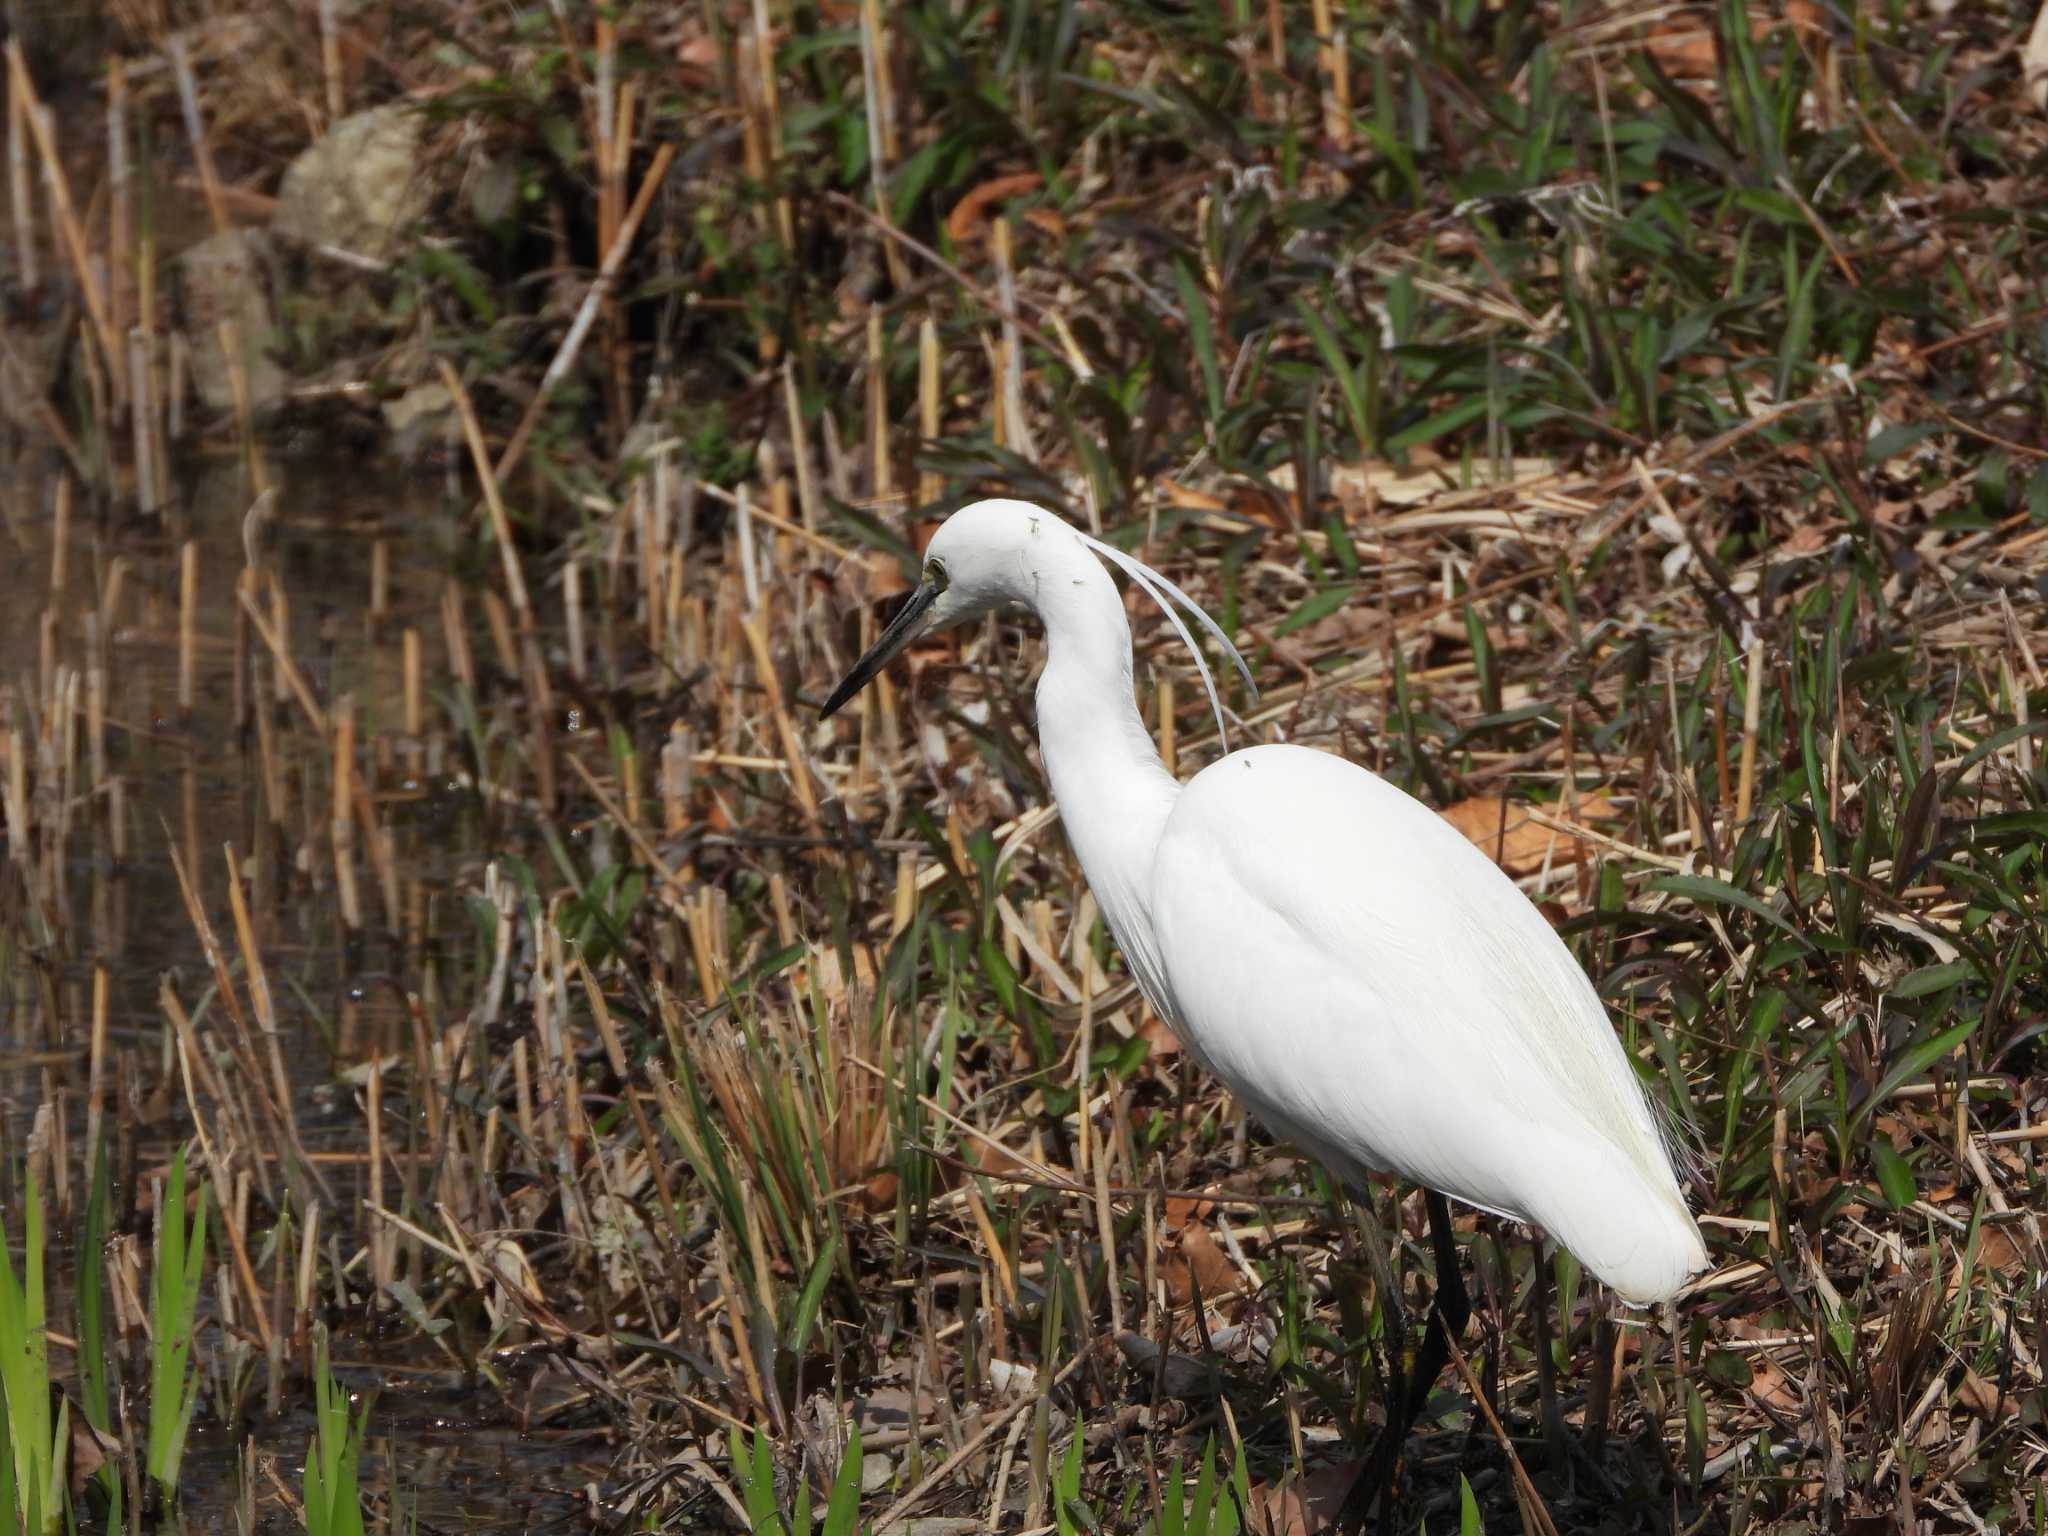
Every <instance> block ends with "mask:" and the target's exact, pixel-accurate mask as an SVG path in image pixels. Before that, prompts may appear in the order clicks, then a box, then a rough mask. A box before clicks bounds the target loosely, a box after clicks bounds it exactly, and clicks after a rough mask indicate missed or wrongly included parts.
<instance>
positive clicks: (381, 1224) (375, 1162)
mask: <svg viewBox="0 0 2048 1536" xmlns="http://www.w3.org/2000/svg"><path fill="white" fill-rule="evenodd" d="M368 1067H369V1077H368V1079H367V1080H366V1082H365V1084H364V1094H363V1114H364V1117H365V1118H366V1119H367V1120H368V1121H369V1125H370V1198H369V1202H368V1209H367V1210H365V1211H364V1212H363V1227H364V1232H363V1240H364V1243H365V1244H366V1246H367V1247H368V1248H369V1250H370V1283H371V1285H372V1287H373V1289H374V1294H372V1296H371V1297H370V1309H371V1310H372V1311H374V1312H381V1311H383V1310H384V1309H385V1308H386V1307H388V1306H389V1305H390V1304H391V1303H390V1301H389V1299H388V1298H389V1296H390V1291H391V1282H392V1281H393V1280H394V1279H396V1278H397V1275H396V1272H395V1270H394V1269H393V1266H392V1259H391V1249H392V1242H393V1239H394V1237H395V1236H396V1234H395V1233H394V1232H393V1230H392V1227H391V1224H390V1223H389V1222H388V1221H386V1220H385V1219H384V1214H383V1213H384V1061H383V1058H382V1057H381V1056H378V1055H375V1054H373V1055H372V1056H371V1057H370V1060H369V1062H368Z"/></svg>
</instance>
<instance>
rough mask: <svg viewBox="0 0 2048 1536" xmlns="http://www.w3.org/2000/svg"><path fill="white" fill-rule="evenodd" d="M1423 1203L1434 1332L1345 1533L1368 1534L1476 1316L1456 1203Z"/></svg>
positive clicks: (1353, 1495) (1348, 1513) (1356, 1493)
mask: <svg viewBox="0 0 2048 1536" xmlns="http://www.w3.org/2000/svg"><path fill="white" fill-rule="evenodd" d="M1423 1198H1424V1200H1425V1201H1426V1202H1427V1204H1428V1207H1429V1243H1430V1248H1431V1250H1432V1251H1433V1252H1434V1253H1435V1254H1436V1296H1435V1298H1434V1300H1433V1301H1432V1303H1431V1306H1430V1310H1429V1328H1428V1331H1427V1332H1426V1333H1425V1334H1424V1335H1423V1339H1422V1348H1421V1349H1420V1350H1418V1351H1417V1352H1416V1356H1415V1362H1414V1365H1413V1366H1412V1367H1411V1368H1410V1369H1409V1371H1408V1372H1407V1379H1406V1381H1405V1383H1404V1386H1405V1390H1404V1391H1402V1392H1401V1402H1400V1403H1399V1404H1398V1405H1396V1404H1393V1403H1389V1404H1388V1405H1387V1406H1388V1409H1389V1412H1388V1414H1387V1427H1386V1428H1385V1429H1384V1430H1383V1431H1381V1433H1380V1439H1379V1443H1378V1444H1377V1445H1375V1446H1374V1447H1373V1451H1372V1456H1371V1458H1370V1459H1369V1460H1368V1461H1367V1462H1366V1464H1365V1468H1364V1470H1363V1471H1361V1472H1360V1473H1359V1474H1358V1478H1357V1481H1355V1482H1353V1483H1352V1485H1351V1491H1350V1492H1349V1493H1347V1494H1346V1495H1345V1496H1344V1506H1343V1508H1342V1509H1341V1510H1340V1511H1339V1512H1338V1515H1337V1529H1338V1530H1340V1531H1359V1530H1363V1529H1364V1528H1365V1522H1366V1521H1367V1520H1368V1519H1369V1518H1370V1517H1371V1515H1372V1512H1373V1510H1374V1508H1375V1507H1376V1506H1377V1505H1378V1504H1379V1502H1380V1499H1381V1498H1382V1496H1383V1495H1385V1494H1386V1492H1387V1491H1388V1490H1389V1489H1390V1488H1391V1487H1392V1486H1393V1481H1394V1468H1395V1467H1396V1465H1398V1464H1399V1462H1400V1460H1401V1447H1402V1445H1403V1443H1404V1442H1406V1440H1407V1438H1408V1431H1409V1429H1410V1428H1411V1427H1412V1426H1413V1425H1414V1423H1415V1421H1416V1419H1417V1418H1419V1417H1420V1416H1421V1414H1422V1410H1423V1408H1424V1407H1425V1406H1426V1405H1427V1404H1428V1402H1429V1394H1430V1393H1431V1392H1432V1391H1433V1390H1434V1389H1435V1387H1436V1379H1437V1377H1438V1376H1440V1375H1442V1374H1443V1369H1444V1367H1445V1366H1446V1365H1448V1364H1450V1361H1451V1346H1450V1339H1451V1335H1452V1334H1458V1333H1463V1332H1464V1331H1465V1323H1466V1321H1467V1320H1468V1319H1469V1318H1470V1317H1471V1316H1472V1299H1471V1297H1469V1296H1468V1295H1466V1294H1465V1279H1464V1276H1463V1275H1461V1274H1460V1273H1459V1272H1458V1244H1457V1241H1456V1239H1455V1238H1453V1236H1452V1235H1451V1207H1450V1202H1449V1201H1447V1200H1445V1199H1444V1197H1443V1196H1442V1195H1440V1194H1438V1193H1437V1192H1436V1191H1435V1190H1433V1189H1428V1190H1424V1191H1423ZM1391 1304H1392V1305H1395V1306H1399V1305H1400V1297H1399V1296H1395V1297H1394V1298H1392V1303H1391Z"/></svg>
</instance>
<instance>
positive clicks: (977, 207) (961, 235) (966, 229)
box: [946, 171, 1045, 245]
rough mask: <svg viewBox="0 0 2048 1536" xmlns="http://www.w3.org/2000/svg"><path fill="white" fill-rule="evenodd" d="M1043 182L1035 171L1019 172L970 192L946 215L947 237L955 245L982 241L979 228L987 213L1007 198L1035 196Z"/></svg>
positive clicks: (987, 182) (1043, 179)
mask: <svg viewBox="0 0 2048 1536" xmlns="http://www.w3.org/2000/svg"><path fill="white" fill-rule="evenodd" d="M1044 183H1045V178H1044V177H1043V176H1041V175H1039V174H1038V172H1036V171H1018V172H1017V173H1016V174H1015V175H1011V176H997V177H995V178H994V179H993V180H990V181H984V182H983V183H982V184H981V185H980V186H978V187H975V188H973V189H971V190H970V191H969V192H968V193H967V195H966V196H965V197H963V198H961V199H960V201H959V202H957V203H955V204H954V205H953V211H952V212H951V213H949V214H947V215H946V235H947V237H948V238H949V239H951V240H952V241H953V243H954V244H955V245H964V244H966V243H967V242H968V241H970V240H979V239H980V238H981V237H982V233H983V230H982V226H983V225H984V224H985V223H987V221H988V212H989V209H990V208H992V207H993V206H994V205H995V204H997V203H1000V202H1001V201H1002V200H1003V199H1004V198H1006V197H1018V196H1021V195H1022V194H1024V193H1026V192H1036V191H1037V190H1038V189H1039V187H1041V186H1042V185H1044Z"/></svg>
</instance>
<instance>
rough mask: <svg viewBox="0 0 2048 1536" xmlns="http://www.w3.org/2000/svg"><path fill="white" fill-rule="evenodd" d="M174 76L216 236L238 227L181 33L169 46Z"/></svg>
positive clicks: (186, 128) (166, 49)
mask: <svg viewBox="0 0 2048 1536" xmlns="http://www.w3.org/2000/svg"><path fill="white" fill-rule="evenodd" d="M165 51H166V52H167V53H168V54H169V56H170V61H171V74H172V77H173V78H174V79H175V80H176V81H177V86H178V110H179V112H180V114H181V115H182V116H183V117H184V120H185V138H186V141H187V142H188V143H189V144H190V145H191V146H192V163H193V164H194V165H196V166H197V167H198V168H199V185H200V187H201V189H202V190H203V191H204V192H205V193H206V211H207V212H208V213H209V214H210V215H211V216H212V218H213V228H214V232H215V233H216V234H226V233H227V232H228V231H229V230H230V229H232V228H233V227H234V221H233V220H231V219H230V218H229V217H228V205H227V199H226V198H225V197H224V196H223V195H222V194H221V188H220V176H219V175H218V174H217V173H216V172H215V170H214V168H213V151H212V150H211V149H209V148H208V147H207V143H206V123H205V120H204V119H202V118H201V117H200V115H199V84H198V81H197V80H196V79H194V77H193V74H192V55H191V53H190V52H189V51H188V50H187V49H186V47H185V39H184V37H183V36H182V35H181V34H178V33H173V34H172V35H171V37H170V39H169V41H168V42H167V44H166V46H165Z"/></svg>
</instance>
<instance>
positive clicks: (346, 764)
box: [327, 693, 363, 935]
mask: <svg viewBox="0 0 2048 1536" xmlns="http://www.w3.org/2000/svg"><path fill="white" fill-rule="evenodd" d="M328 715H329V718H330V719H331V720H332V721H333V722H334V800H333V809H332V811H331V812H330V814H329V817H328V823H327V824H328V828H329V833H330V836H331V837H332V840H333V846H334V890H335V896H336V899H337V900H338V902H339V904H340V907H341V924H342V927H344V928H346V929H347V930H348V932H349V933H350V934H351V935H353V934H355V933H357V932H358V931H360V930H361V928H362V926H363V912H362V905H361V899H360V898H359V897H358V895H357V893H356V820H355V796H354V795H353V794H351V793H350V792H349V781H350V780H351V779H352V778H353V777H354V774H355V751H356V712H355V695H353V694H349V693H344V694H342V695H340V696H339V697H338V698H336V699H335V701H334V707H333V709H331V710H330V711H329V712H328Z"/></svg>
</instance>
